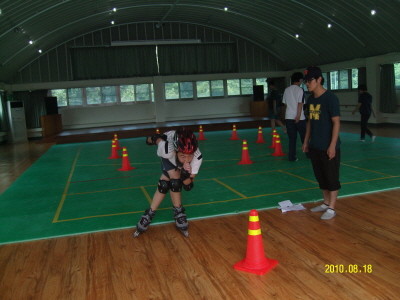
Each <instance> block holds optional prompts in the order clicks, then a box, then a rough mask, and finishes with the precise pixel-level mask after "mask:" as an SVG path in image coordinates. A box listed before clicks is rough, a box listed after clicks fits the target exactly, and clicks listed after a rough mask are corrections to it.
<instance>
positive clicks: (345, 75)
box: [339, 70, 349, 90]
mask: <svg viewBox="0 0 400 300" xmlns="http://www.w3.org/2000/svg"><path fill="white" fill-rule="evenodd" d="M348 88H349V70H340V71H339V89H341V90H344V89H348Z"/></svg>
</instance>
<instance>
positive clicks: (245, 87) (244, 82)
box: [240, 79, 253, 95]
mask: <svg viewBox="0 0 400 300" xmlns="http://www.w3.org/2000/svg"><path fill="white" fill-rule="evenodd" d="M240 93H241V94H242V95H252V94H253V79H240Z"/></svg>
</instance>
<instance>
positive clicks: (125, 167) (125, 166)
mask: <svg viewBox="0 0 400 300" xmlns="http://www.w3.org/2000/svg"><path fill="white" fill-rule="evenodd" d="M133 169H136V168H133V167H131V164H130V163H129V157H128V150H126V147H123V148H122V168H121V169H118V171H130V170H133Z"/></svg>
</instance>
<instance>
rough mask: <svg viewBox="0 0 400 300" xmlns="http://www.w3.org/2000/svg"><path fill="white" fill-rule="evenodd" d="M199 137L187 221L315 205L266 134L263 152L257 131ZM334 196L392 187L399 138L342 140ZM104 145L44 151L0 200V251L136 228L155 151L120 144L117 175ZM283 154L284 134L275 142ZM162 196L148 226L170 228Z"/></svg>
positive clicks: (310, 178)
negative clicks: (125, 166) (123, 154)
mask: <svg viewBox="0 0 400 300" xmlns="http://www.w3.org/2000/svg"><path fill="white" fill-rule="evenodd" d="M237 132H238V135H239V138H241V140H238V141H231V140H229V139H230V137H231V131H218V132H206V133H205V137H206V138H207V140H206V141H200V149H201V151H202V153H203V157H204V160H203V165H202V167H201V169H200V172H199V174H198V176H197V177H196V181H195V188H194V189H193V190H192V191H190V192H185V191H182V200H183V204H184V206H185V208H186V213H187V215H188V218H189V219H194V218H205V217H210V216H219V215H225V214H234V213H239V212H247V211H249V210H251V209H266V208H273V207H277V206H278V202H280V201H283V200H291V201H292V202H293V203H305V202H310V201H316V200H320V199H321V196H322V194H321V191H320V189H319V188H318V184H317V183H316V181H315V178H314V175H313V171H312V168H311V164H310V161H309V160H307V159H306V158H305V156H304V154H303V153H301V149H300V147H301V145H300V141H299V139H298V148H299V149H298V158H299V161H297V162H295V163H293V162H289V161H288V160H287V156H282V157H274V156H271V155H270V154H271V153H272V152H273V149H270V148H269V146H270V145H271V139H272V136H271V135H269V134H268V133H269V132H270V129H269V128H268V129H264V140H265V141H266V143H265V144H257V143H255V141H256V140H257V129H246V130H238V131H237ZM340 136H341V139H342V148H341V149H342V150H341V151H342V159H341V160H342V164H341V176H340V179H341V183H342V189H341V190H340V192H339V196H340V197H343V196H347V195H354V194H359V193H368V192H374V191H382V190H387V189H393V188H399V187H400V178H399V177H400V154H399V153H400V152H399V149H400V140H399V139H393V138H383V137H377V140H376V142H375V143H368V142H365V143H361V142H358V138H359V135H358V134H348V133H341V134H340ZM111 138H112V136H110V141H106V142H91V143H83V144H65V145H55V146H53V147H51V148H50V149H49V150H48V151H47V152H46V153H45V154H44V155H43V156H42V157H41V158H40V159H39V160H38V161H37V162H36V163H35V164H33V165H32V166H31V167H30V168H29V169H28V170H27V171H26V172H25V173H24V174H22V175H21V176H20V177H19V178H18V179H17V180H16V181H15V182H14V184H13V185H12V186H10V187H9V188H8V189H7V190H6V191H5V192H4V193H3V194H2V195H1V196H0V221H1V224H2V230H1V234H0V244H3V243H10V242H18V241H27V240H35V239H43V238H50V237H58V236H64V235H72V234H79V233H86V232H95V231H101V230H111V229H118V228H127V227H134V226H135V224H136V223H137V221H138V220H139V218H140V216H141V214H142V213H143V211H144V210H145V209H146V208H147V207H148V206H149V201H150V200H151V198H152V196H153V194H154V191H155V189H156V184H157V182H158V179H159V177H160V174H161V169H160V163H159V159H158V157H157V156H156V147H155V146H153V147H149V146H147V145H145V143H144V138H132V139H121V140H120V141H119V142H120V144H121V146H126V147H127V149H128V154H129V160H130V163H131V166H133V167H136V169H135V170H132V171H127V172H123V171H118V169H119V168H121V160H120V159H118V160H111V159H108V157H109V156H110V155H111ZM242 139H247V141H248V147H249V153H250V158H251V159H252V160H253V161H254V163H253V164H251V165H238V164H237V163H238V162H239V161H240V160H241V156H242ZM281 141H282V146H283V152H285V153H286V152H287V142H288V140H287V136H286V135H283V134H282V135H281ZM172 221H173V218H172V209H171V201H170V197H169V195H167V197H166V199H165V200H164V202H163V203H162V205H161V206H160V208H159V210H158V211H157V216H156V217H155V218H154V220H153V224H157V223H166V222H172Z"/></svg>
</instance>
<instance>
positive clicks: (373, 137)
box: [371, 135, 376, 143]
mask: <svg viewBox="0 0 400 300" xmlns="http://www.w3.org/2000/svg"><path fill="white" fill-rule="evenodd" d="M371 139H372V140H371V143H373V142H374V141H375V139H376V136H374V135H373V136H372V137H371Z"/></svg>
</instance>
